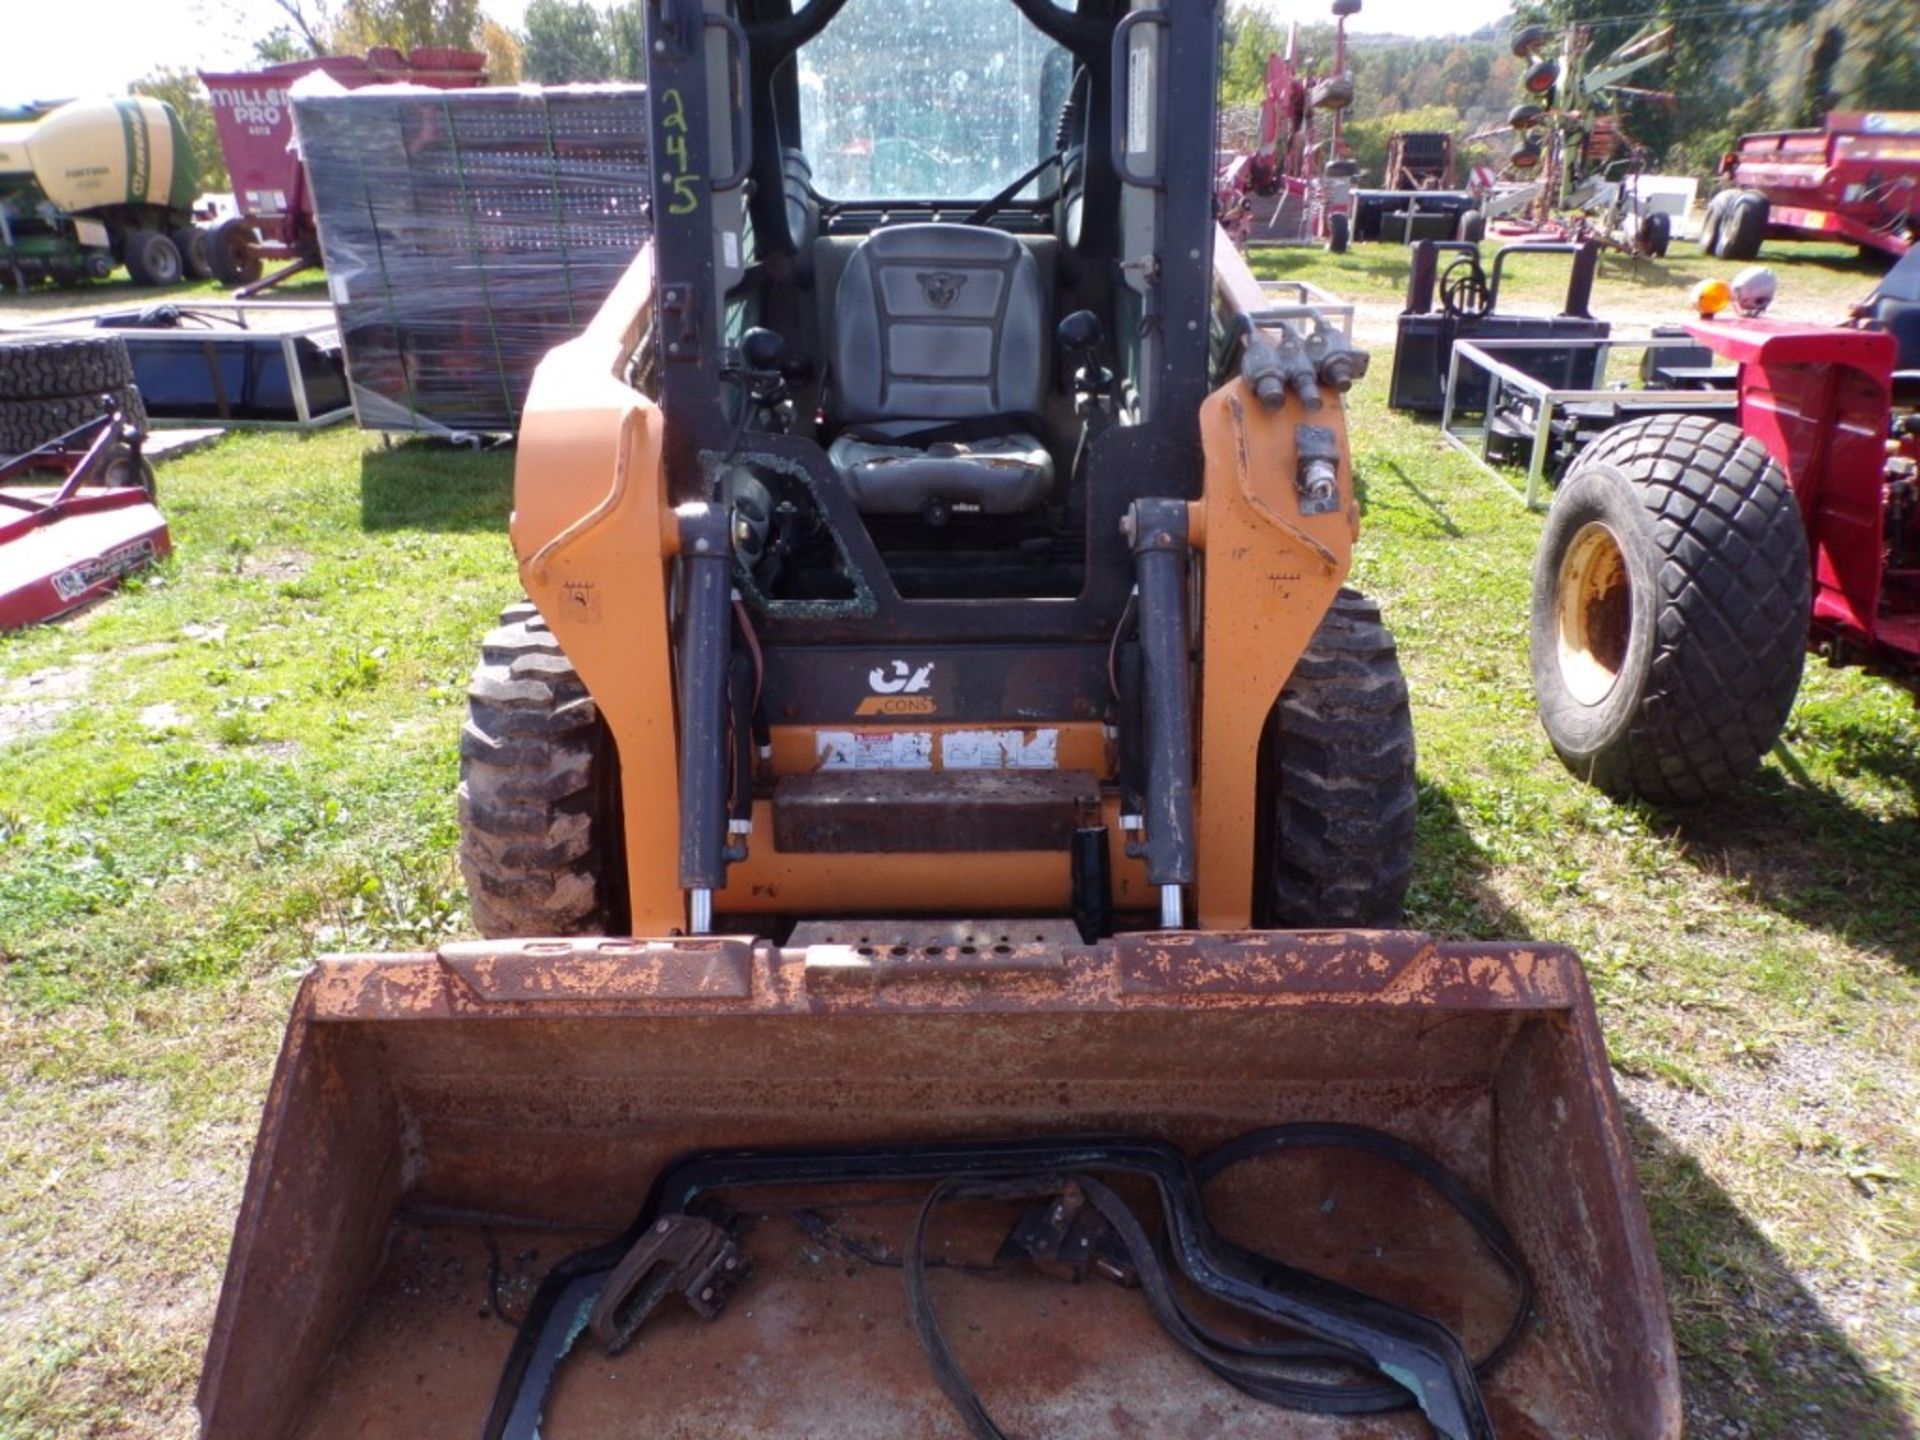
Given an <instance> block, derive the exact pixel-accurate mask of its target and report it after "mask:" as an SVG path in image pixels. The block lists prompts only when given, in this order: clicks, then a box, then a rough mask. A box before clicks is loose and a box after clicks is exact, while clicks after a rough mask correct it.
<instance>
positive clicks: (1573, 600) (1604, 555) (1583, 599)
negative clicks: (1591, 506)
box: [1554, 521, 1633, 705]
mask: <svg viewBox="0 0 1920 1440" xmlns="http://www.w3.org/2000/svg"><path fill="white" fill-rule="evenodd" d="M1632 633H1633V587H1632V586H1631V585H1630V584H1629V583H1628V580H1627V557H1626V555H1625V554H1624V553H1623V552H1622V551H1621V549H1620V542H1619V540H1618V539H1617V538H1616V537H1615V535H1614V533H1613V531H1611V530H1609V529H1608V528H1607V527H1606V526H1605V525H1602V524H1601V523H1600V522H1598V521H1593V522H1591V523H1589V524H1587V525H1585V526H1583V527H1581V529H1580V531H1579V533H1577V534H1576V535H1575V536H1574V537H1573V543H1572V544H1571V545H1569V546H1567V553H1566V555H1565V556H1564V557H1563V558H1562V559H1561V561H1560V576H1559V580H1558V582H1557V583H1556V585H1555V587H1554V634H1555V641H1556V649H1557V651H1558V654H1559V659H1560V676H1561V679H1563V680H1564V681H1565V682H1566V686H1567V689H1568V691H1570V692H1571V693H1572V695H1573V697H1574V699H1576V700H1578V701H1579V702H1580V703H1581V704H1582V705H1598V704H1599V703H1600V702H1601V701H1602V700H1605V699H1606V698H1607V696H1608V695H1610V694H1612V693H1613V687H1614V686H1615V685H1616V684H1617V683H1618V682H1619V679H1620V668H1621V666H1623V665H1624V664H1625V663H1626V658H1627V641H1628V638H1629V637H1630V636H1631V635H1632Z"/></svg>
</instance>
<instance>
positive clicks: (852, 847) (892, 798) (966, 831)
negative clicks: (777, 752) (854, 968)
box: [773, 770, 1100, 855]
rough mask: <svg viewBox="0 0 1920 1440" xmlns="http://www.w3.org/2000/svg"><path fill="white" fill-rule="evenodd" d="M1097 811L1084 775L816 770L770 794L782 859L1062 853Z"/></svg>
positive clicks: (1096, 788)
mask: <svg viewBox="0 0 1920 1440" xmlns="http://www.w3.org/2000/svg"><path fill="white" fill-rule="evenodd" d="M1099 804H1100V785H1099V782H1098V781H1097V780H1096V779H1095V778H1094V777H1093V775H1092V774H1090V773H1089V772H1087V771H1084V770H939V771H934V770H915V771H903V770H873V771H858V770H818V771H815V772H814V773H813V774H811V775H787V776H784V777H782V778H781V780H780V782H779V783H778V784H777V785H776V786H775V787H774V791H773V844H774V848H775V849H776V850H779V851H781V852H782V853H783V854H790V855H791V854H830V855H845V854H865V855H900V854H927V853H954V852H978V851H1009V850H1065V849H1066V848H1067V846H1068V844H1069V842H1070V841H1071V840H1072V838H1073V831H1074V827H1075V825H1077V824H1080V823H1083V817H1085V823H1094V819H1093V817H1095V816H1097V815H1098V813H1099Z"/></svg>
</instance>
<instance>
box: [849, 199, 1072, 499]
mask: <svg viewBox="0 0 1920 1440" xmlns="http://www.w3.org/2000/svg"><path fill="white" fill-rule="evenodd" d="M1051 348H1052V347H1051V337H1050V335H1049V332H1048V330H1047V304H1046V295H1045V291H1044V289H1043V287H1042V284H1041V279H1040V268H1039V266H1038V265H1037V264H1035V262H1034V259H1033V256H1032V255H1030V254H1029V253H1028V252H1027V250H1026V248H1025V247H1024V246H1023V245H1021V244H1020V242H1019V241H1018V240H1016V239H1014V238H1013V236H1011V235H1008V234H1005V233H1004V232H1002V231H999V230H989V229H985V228H982V227H979V226H970V225H945V224H927V225H899V226H894V227H892V228H889V229H885V230H880V231H877V232H875V233H874V234H873V235H871V236H869V237H868V238H867V239H866V240H865V241H864V242H862V244H861V245H860V247H859V248H858V249H857V250H855V251H854V252H853V254H852V256H851V257H850V258H849V259H848V261H847V266H846V270H845V272H844V273H843V274H842V275H841V277H840V287H839V289H838V290H837V291H836V292H835V295H834V307H833V339H832V350H831V353H832V363H833V373H832V381H833V388H832V393H831V398H830V401H829V410H830V413H831V415H832V418H833V419H834V420H836V421H838V422H839V423H840V424H841V425H842V426H843V427H844V429H843V433H842V434H841V436H840V438H839V439H837V440H836V441H834V443H833V447H832V448H831V449H830V450H829V451H828V452H827V453H828V458H829V459H830V460H831V461H832V463H833V468H834V470H835V471H836V472H837V473H838V474H839V476H840V479H841V481H842V483H844V484H845V485H846V487H847V490H848V492H849V493H850V494H851V495H852V497H853V501H854V504H855V505H856V506H857V507H858V508H859V509H860V510H861V511H862V512H864V513H867V514H873V515H913V514H928V515H932V514H934V513H936V512H944V511H947V510H951V509H977V510H979V511H980V512H981V513H983V514H987V515H1016V514H1020V513H1022V512H1024V511H1028V510H1032V509H1034V508H1036V507H1037V506H1039V505H1041V504H1042V503H1044V502H1045V500H1046V498H1047V495H1048V492H1049V491H1050V490H1051V489H1052V486H1053V460H1052V458H1051V457H1050V456H1049V455H1048V454H1047V448H1046V446H1045V445H1043V444H1042V443H1041V442H1040V440H1039V439H1037V438H1036V432H1038V431H1039V430H1040V428H1041V422H1040V411H1041V408H1042V406H1043V405H1044V404H1045V402H1046V390H1047V361H1048V356H1049V354H1050V352H1051Z"/></svg>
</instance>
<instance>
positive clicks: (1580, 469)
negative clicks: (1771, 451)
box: [1531, 415, 1811, 805]
mask: <svg viewBox="0 0 1920 1440" xmlns="http://www.w3.org/2000/svg"><path fill="white" fill-rule="evenodd" d="M1808 585H1809V578H1808V561H1807V536H1806V530H1805V528H1804V526H1803V525H1802V524H1801V519H1800V507H1799V505H1798V504H1797V503H1796V502H1795V500H1794V496H1793V491H1792V488H1791V487H1790V486H1789V485H1788V484H1787V479H1786V477H1785V476H1784V475H1783V474H1782V473H1781V471H1780V467H1779V466H1777V465H1776V464H1774V463H1773V459H1772V457H1771V456H1769V455H1768V453H1767V450H1766V447H1765V446H1763V445H1761V444H1760V443H1759V442H1758V441H1757V440H1752V439H1749V438H1748V437H1747V436H1745V435H1743V434H1741V432H1740V431H1739V429H1738V428H1737V427H1735V426H1732V425H1728V424H1725V423H1722V422H1720V421H1715V420H1707V419H1702V418H1700V417H1698V416H1691V415H1656V416H1653V417H1650V418H1648V419H1644V420H1635V421H1631V422H1629V423H1628V424H1625V425H1621V426H1618V427H1616V428H1614V429H1612V430H1609V431H1607V432H1606V433H1605V434H1604V435H1602V436H1601V437H1600V438H1599V439H1598V440H1596V441H1595V442H1594V443H1593V445H1592V446H1591V447H1589V448H1588V450H1587V451H1586V453H1585V454H1583V455H1582V456H1581V457H1580V460H1579V461H1578V462H1577V463H1576V464H1575V465H1574V467H1573V469H1572V470H1571V471H1570V472H1569V473H1568V474H1567V476H1566V477H1565V478H1564V479H1563V480H1562V481H1561V483H1560V488H1559V493H1558V494H1557V495H1556V496H1555V499H1554V502H1553V511H1552V513H1551V514H1550V515H1549V516H1548V517H1547V526H1546V533H1545V534H1544V535H1543V536H1542V537H1541V542H1540V549H1539V552H1538V554H1537V555H1536V557H1535V560H1534V569H1533V603H1532V626H1531V629H1532V646H1533V654H1532V665H1533V686H1534V698H1535V701H1536V703H1537V704H1538V706H1539V711H1540V719H1541V723H1542V724H1543V725H1544V726H1545V727H1546V731H1547V736H1548V738H1549V739H1550V740H1551V741H1552V742H1553V748H1554V750H1555V751H1556V752H1557V753H1558V754H1559V756H1560V758H1561V760H1562V761H1564V762H1565V764H1566V766H1567V768H1568V769H1569V770H1571V771H1572V772H1573V773H1574V774H1575V775H1578V776H1579V777H1581V778H1582V779H1584V780H1589V781H1591V783H1593V784H1595V785H1598V786H1599V787H1600V788H1601V789H1603V790H1605V791H1607V792H1608V793H1610V794H1613V795H1616V796H1620V797H1623V798H1624V797H1638V798H1640V799H1643V800H1648V801H1652V802H1653V803H1655V804H1660V805H1686V804H1694V803H1697V802H1699V801H1702V800H1706V799H1708V798H1710V797H1712V796H1715V795H1719V794H1723V793H1725V792H1726V791H1728V790H1730V789H1732V788H1734V787H1735V786H1737V785H1739V784H1740V783H1741V782H1742V781H1744V780H1745V779H1747V778H1748V777H1749V776H1750V775H1752V774H1753V772H1754V771H1755V770H1757V769H1758V768H1759V766H1760V762H1761V761H1762V760H1763V759H1764V758H1765V756H1766V754H1767V752H1768V751H1769V750H1770V749H1772V748H1773V745H1774V742H1775V741H1776V740H1778V739H1779V738H1780V731H1781V728H1782V727H1783V726H1784V725H1785V724H1786V720H1787V712H1788V711H1789V710H1791V709H1792V708H1793V698H1794V695H1795V693H1796V692H1797V691H1798V690H1799V688H1800V671H1801V667H1802V664H1803V662H1804V660H1805V656H1806V643H1807V622H1808V607H1809V605H1810V603H1811V602H1810V599H1809V592H1808Z"/></svg>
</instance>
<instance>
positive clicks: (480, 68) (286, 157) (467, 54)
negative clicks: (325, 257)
mask: <svg viewBox="0 0 1920 1440" xmlns="http://www.w3.org/2000/svg"><path fill="white" fill-rule="evenodd" d="M486 63H487V57H486V56H484V55H482V54H480V53H479V52H478V51H472V50H438V49H434V50H427V49H421V50H414V51H412V52H411V53H410V54H406V55H403V54H401V53H400V52H399V51H398V50H391V49H387V48H384V47H382V48H376V49H373V50H370V51H368V52H367V54H366V56H365V58H362V57H360V56H358V55H329V56H327V57H325V58H324V59H319V60H289V61H287V62H286V63H285V64H282V65H269V66H267V67H266V68H265V69H263V70H249V71H243V72H220V73H215V72H213V71H203V72H201V76H200V78H201V80H203V81H204V82H205V83H206V87H207V91H208V93H209V94H210V95H211V96H212V97H213V118H214V122H215V124H217V125H218V126H219V129H220V149H221V151H222V153H223V154H224V155H225V156H226V160H227V169H228V170H229V171H230V172H231V173H232V176H233V199H234V204H235V206H236V207H237V208H238V212H239V213H238V214H236V215H233V216H230V217H228V218H227V219H225V220H222V221H220V222H219V223H218V224H216V225H214V226H212V227H210V228H209V229H208V231H207V247H206V248H207V257H206V258H207V265H208V267H209V268H210V269H211V270H212V271H213V274H214V277H215V278H216V279H218V280H219V281H221V283H223V284H225V285H230V286H241V287H244V288H243V289H242V291H241V294H242V296H243V297H244V296H246V295H251V294H254V293H257V292H258V291H261V290H265V289H267V288H268V287H269V286H272V285H277V284H279V283H280V282H281V281H282V280H285V279H286V278H287V277H288V276H290V275H294V274H297V273H298V272H300V271H301V270H305V269H307V268H308V267H310V266H313V265H318V264H319V263H320V238H319V230H318V228H317V227H316V225H315V223H314V216H313V200H312V197H311V195H310V194H309V193H308V189H307V172H306V166H305V165H304V164H302V163H301V160H300V157H299V156H298V155H297V154H295V153H294V151H293V149H292V144H293V104H292V102H291V100H290V99H289V98H288V88H289V87H290V86H291V85H292V84H293V82H294V81H296V80H298V79H300V78H301V77H302V76H304V75H310V74H312V73H314V72H315V71H320V72H323V73H325V74H326V75H327V77H328V78H329V79H331V80H333V81H334V82H335V83H336V84H338V85H339V86H341V87H342V88H343V89H347V90H358V89H362V88H364V87H365V86H368V85H397V84H405V85H425V86H430V87H432V88H434V89H436V90H467V89H472V88H473V87H474V86H477V85H484V84H486V82H487V76H486ZM263 260H272V261H276V262H283V263H282V264H281V268H280V269H279V270H276V271H275V272H274V273H273V274H272V275H269V276H267V277H266V278H265V279H264V280H263V279H262V278H261V273H260V272H261V269H262V263H261V262H262V261H263Z"/></svg>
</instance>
